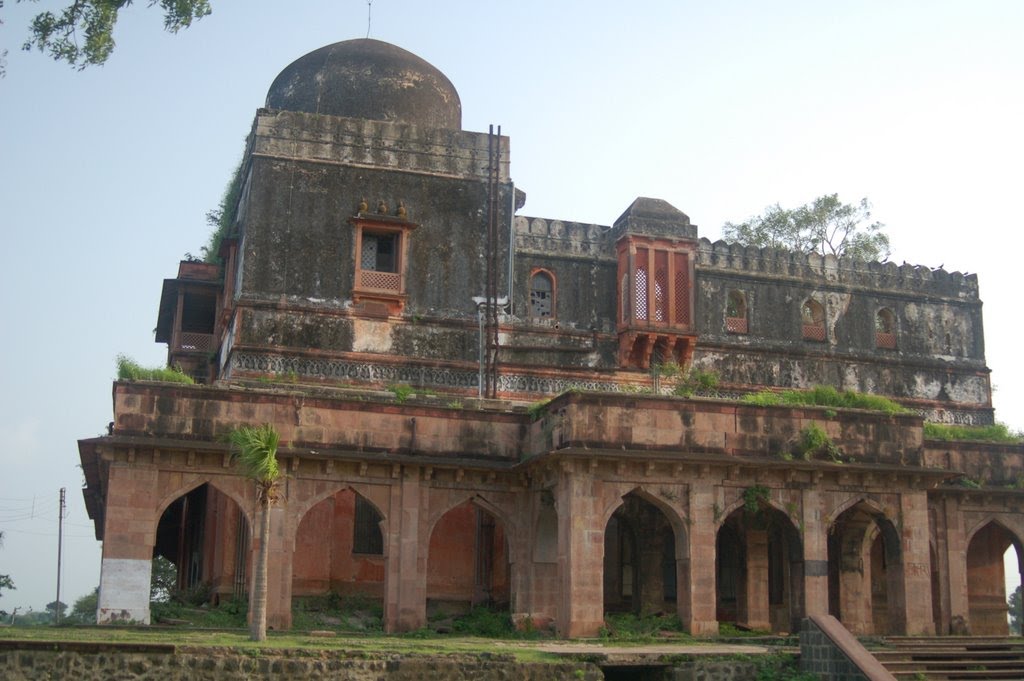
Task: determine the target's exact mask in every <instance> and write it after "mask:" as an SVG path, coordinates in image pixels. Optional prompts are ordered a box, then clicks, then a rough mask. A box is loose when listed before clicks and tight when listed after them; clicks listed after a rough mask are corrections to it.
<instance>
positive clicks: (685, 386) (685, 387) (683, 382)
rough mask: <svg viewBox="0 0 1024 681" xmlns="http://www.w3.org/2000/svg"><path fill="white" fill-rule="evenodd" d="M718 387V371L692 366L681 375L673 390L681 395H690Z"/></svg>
mask: <svg viewBox="0 0 1024 681" xmlns="http://www.w3.org/2000/svg"><path fill="white" fill-rule="evenodd" d="M717 387H718V373H716V372H714V371H704V370H703V369H697V368H695V367H690V369H689V370H688V371H686V372H685V373H682V374H681V375H680V378H679V381H678V382H677V383H676V387H675V388H674V389H673V390H672V392H673V394H675V395H679V396H680V397H690V396H691V395H693V393H695V392H697V391H698V390H714V389H715V388H717Z"/></svg>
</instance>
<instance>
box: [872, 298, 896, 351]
mask: <svg viewBox="0 0 1024 681" xmlns="http://www.w3.org/2000/svg"><path fill="white" fill-rule="evenodd" d="M875 347H877V348H882V349H885V350H895V349H896V315H894V314H893V313H892V310H890V309H889V308H887V307H883V308H882V309H881V310H879V311H878V314H876V315H875Z"/></svg>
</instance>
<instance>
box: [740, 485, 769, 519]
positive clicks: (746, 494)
mask: <svg viewBox="0 0 1024 681" xmlns="http://www.w3.org/2000/svg"><path fill="white" fill-rule="evenodd" d="M769 494H770V492H769V490H768V488H767V487H764V486H763V485H754V486H753V487H748V488H746V489H745V490H743V510H744V511H746V512H747V513H749V514H750V515H757V514H758V513H760V512H761V510H762V509H764V508H767V507H768V495H769Z"/></svg>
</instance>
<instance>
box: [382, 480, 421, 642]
mask: <svg viewBox="0 0 1024 681" xmlns="http://www.w3.org/2000/svg"><path fill="white" fill-rule="evenodd" d="M424 498H425V495H424V494H423V489H422V486H421V484H420V469H419V467H418V466H403V468H402V479H401V483H400V484H398V485H393V486H392V488H391V503H390V511H389V512H388V532H387V538H386V543H387V559H386V561H385V572H384V628H385V630H386V631H388V632H389V633H393V632H402V631H414V630H416V629H419V628H421V627H423V626H425V625H426V623H427V569H426V562H427V550H426V549H427V546H428V545H429V542H430V537H429V536H427V537H425V536H423V535H424V534H425V532H424V530H423V525H424V524H425V523H426V522H427V518H426V512H425V510H424V509H423V500H424ZM421 548H422V550H421Z"/></svg>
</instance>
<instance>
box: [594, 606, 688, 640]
mask: <svg viewBox="0 0 1024 681" xmlns="http://www.w3.org/2000/svg"><path fill="white" fill-rule="evenodd" d="M666 633H668V634H671V635H672V636H673V638H676V637H679V638H684V637H685V638H689V635H688V634H686V633H684V632H683V625H682V623H681V622H680V621H679V618H678V617H677V616H676V615H644V616H639V615H635V614H633V613H607V614H606V615H605V616H604V626H603V627H602V628H601V632H600V636H601V638H603V639H607V640H610V641H647V640H653V639H661V638H663V637H664V635H665V634H666Z"/></svg>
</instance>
